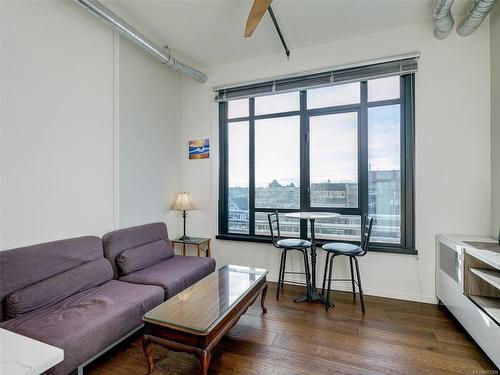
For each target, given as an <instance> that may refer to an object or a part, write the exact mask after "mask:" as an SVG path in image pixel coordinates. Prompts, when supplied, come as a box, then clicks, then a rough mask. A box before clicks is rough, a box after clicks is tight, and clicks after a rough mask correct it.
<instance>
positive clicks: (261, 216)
mask: <svg viewBox="0 0 500 375" xmlns="http://www.w3.org/2000/svg"><path fill="white" fill-rule="evenodd" d="M400 186H401V177H400V172H399V171H395V170H394V171H393V170H389V171H369V172H368V212H369V214H370V215H371V216H374V217H375V219H376V224H375V226H374V229H373V234H372V240H373V241H384V242H394V243H397V242H399V240H400V223H401V221H400V220H401V189H400ZM248 192H249V190H248V188H246V187H230V188H229V207H228V208H229V210H228V211H229V212H228V215H229V231H230V232H231V233H248V232H249V221H250V220H249V216H250V215H249V209H248V196H249V195H248ZM311 205H314V207H323V208H324V207H331V208H332V211H335V208H344V207H351V208H356V207H358V184H357V183H354V182H331V181H326V182H322V183H313V184H311ZM255 206H256V207H257V208H277V207H278V210H279V209H280V208H281V209H283V208H288V209H297V210H298V209H299V207H300V188H299V187H297V186H295V185H293V184H289V185H281V184H279V183H278V182H277V181H276V180H274V181H273V182H271V183H270V184H269V185H268V186H267V187H257V188H256V189H255ZM280 226H281V230H282V234H283V235H285V236H299V234H300V225H299V222H298V221H297V220H293V219H288V218H285V217H284V216H283V215H280ZM360 227H361V217H360V216H349V215H342V216H340V217H337V218H334V219H328V220H322V221H318V222H317V224H316V234H317V237H318V238H325V239H337V240H353V241H356V240H359V238H360ZM255 234H257V235H269V225H268V223H267V214H266V213H264V212H256V213H255Z"/></svg>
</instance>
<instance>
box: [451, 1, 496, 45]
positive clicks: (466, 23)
mask: <svg viewBox="0 0 500 375" xmlns="http://www.w3.org/2000/svg"><path fill="white" fill-rule="evenodd" d="M496 3H497V0H476V1H475V2H474V6H473V7H472V8H471V10H470V11H469V13H467V15H466V16H465V17H464V19H463V20H462V22H460V24H459V25H458V27H457V33H458V35H460V36H467V35H470V34H472V33H473V32H474V31H476V29H477V28H478V27H479V26H481V24H482V23H483V21H484V19H485V18H486V16H487V15H488V13H490V11H491V10H492V9H493V7H494V6H495V4H496Z"/></svg>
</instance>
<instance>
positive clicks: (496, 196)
mask: <svg viewBox="0 0 500 375" xmlns="http://www.w3.org/2000/svg"><path fill="white" fill-rule="evenodd" d="M490 20H491V41H490V45H491V184H492V190H491V192H492V194H491V199H492V204H491V210H492V212H491V234H492V236H493V238H497V236H499V233H498V231H499V230H500V229H499V228H500V7H499V6H497V7H496V9H495V10H494V11H493V12H492V14H491V16H490Z"/></svg>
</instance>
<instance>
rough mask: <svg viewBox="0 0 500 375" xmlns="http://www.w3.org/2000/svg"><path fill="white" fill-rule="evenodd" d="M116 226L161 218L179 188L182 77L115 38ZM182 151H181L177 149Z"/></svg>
mask: <svg viewBox="0 0 500 375" xmlns="http://www.w3.org/2000/svg"><path fill="white" fill-rule="evenodd" d="M120 46H121V48H120V68H119V69H120V135H119V138H120V150H119V157H120V159H119V163H120V168H119V170H120V177H119V181H120V185H119V186H120V193H119V194H120V199H119V200H120V226H121V227H127V226H132V225H137V224H144V223H147V222H149V221H151V220H166V222H167V225H168V228H169V232H170V233H169V234H170V236H171V237H173V236H175V235H176V234H177V226H178V220H177V216H178V212H175V211H170V210H169V208H170V205H171V204H172V202H173V200H174V198H175V196H176V195H177V193H178V192H179V191H180V190H181V186H182V179H181V172H182V170H181V156H180V155H181V144H180V142H179V140H180V139H181V137H182V132H181V121H182V118H181V108H182V105H181V100H182V94H181V93H182V78H181V76H180V75H179V74H177V73H175V72H173V71H170V70H168V69H166V67H165V66H164V65H162V64H160V63H159V62H157V61H156V60H154V59H153V58H152V57H151V56H149V55H147V54H145V53H144V51H142V50H140V49H139V48H137V47H136V46H135V45H132V44H131V43H129V42H128V41H127V40H124V39H121V40H120ZM182 150H183V151H185V148H182Z"/></svg>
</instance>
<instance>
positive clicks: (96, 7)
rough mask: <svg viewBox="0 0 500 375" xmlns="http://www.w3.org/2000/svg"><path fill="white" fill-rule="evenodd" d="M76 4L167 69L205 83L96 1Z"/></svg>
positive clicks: (200, 75) (78, 0)
mask: <svg viewBox="0 0 500 375" xmlns="http://www.w3.org/2000/svg"><path fill="white" fill-rule="evenodd" d="M73 1H75V2H76V3H77V4H79V5H81V6H82V7H83V8H84V9H86V10H88V11H89V12H90V13H91V14H93V15H94V16H96V17H97V18H99V19H100V20H101V21H103V22H104V23H106V24H107V25H109V26H111V27H112V28H114V29H115V30H117V31H118V32H120V33H121V34H123V36H124V37H126V38H127V39H129V40H131V41H132V42H134V43H135V44H137V45H138V46H139V47H141V48H142V49H144V50H145V51H146V52H148V53H150V54H151V55H153V56H154V57H156V58H157V59H158V60H160V61H161V62H162V63H163V64H165V65H167V66H168V67H169V68H171V69H173V70H175V71H176V72H179V73H182V74H184V75H185V76H187V77H189V78H192V79H195V80H197V81H199V82H202V83H203V82H206V80H207V76H206V75H205V73H203V72H200V71H199V70H197V69H194V68H192V67H190V66H187V65H185V64H183V63H181V62H180V61H177V60H175V59H174V58H173V57H172V55H170V54H169V53H168V52H167V50H166V49H164V48H160V47H158V46H157V45H155V44H154V43H153V42H152V41H151V40H149V39H148V38H146V37H145V36H144V35H143V34H141V33H140V32H138V31H137V30H135V29H134V28H133V27H132V26H130V25H129V24H128V23H127V22H125V21H124V20H123V19H121V18H120V17H118V16H117V15H116V14H114V13H113V12H111V11H110V10H109V9H108V8H106V7H105V6H104V5H102V4H101V3H100V2H99V1H97V0H73Z"/></svg>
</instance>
